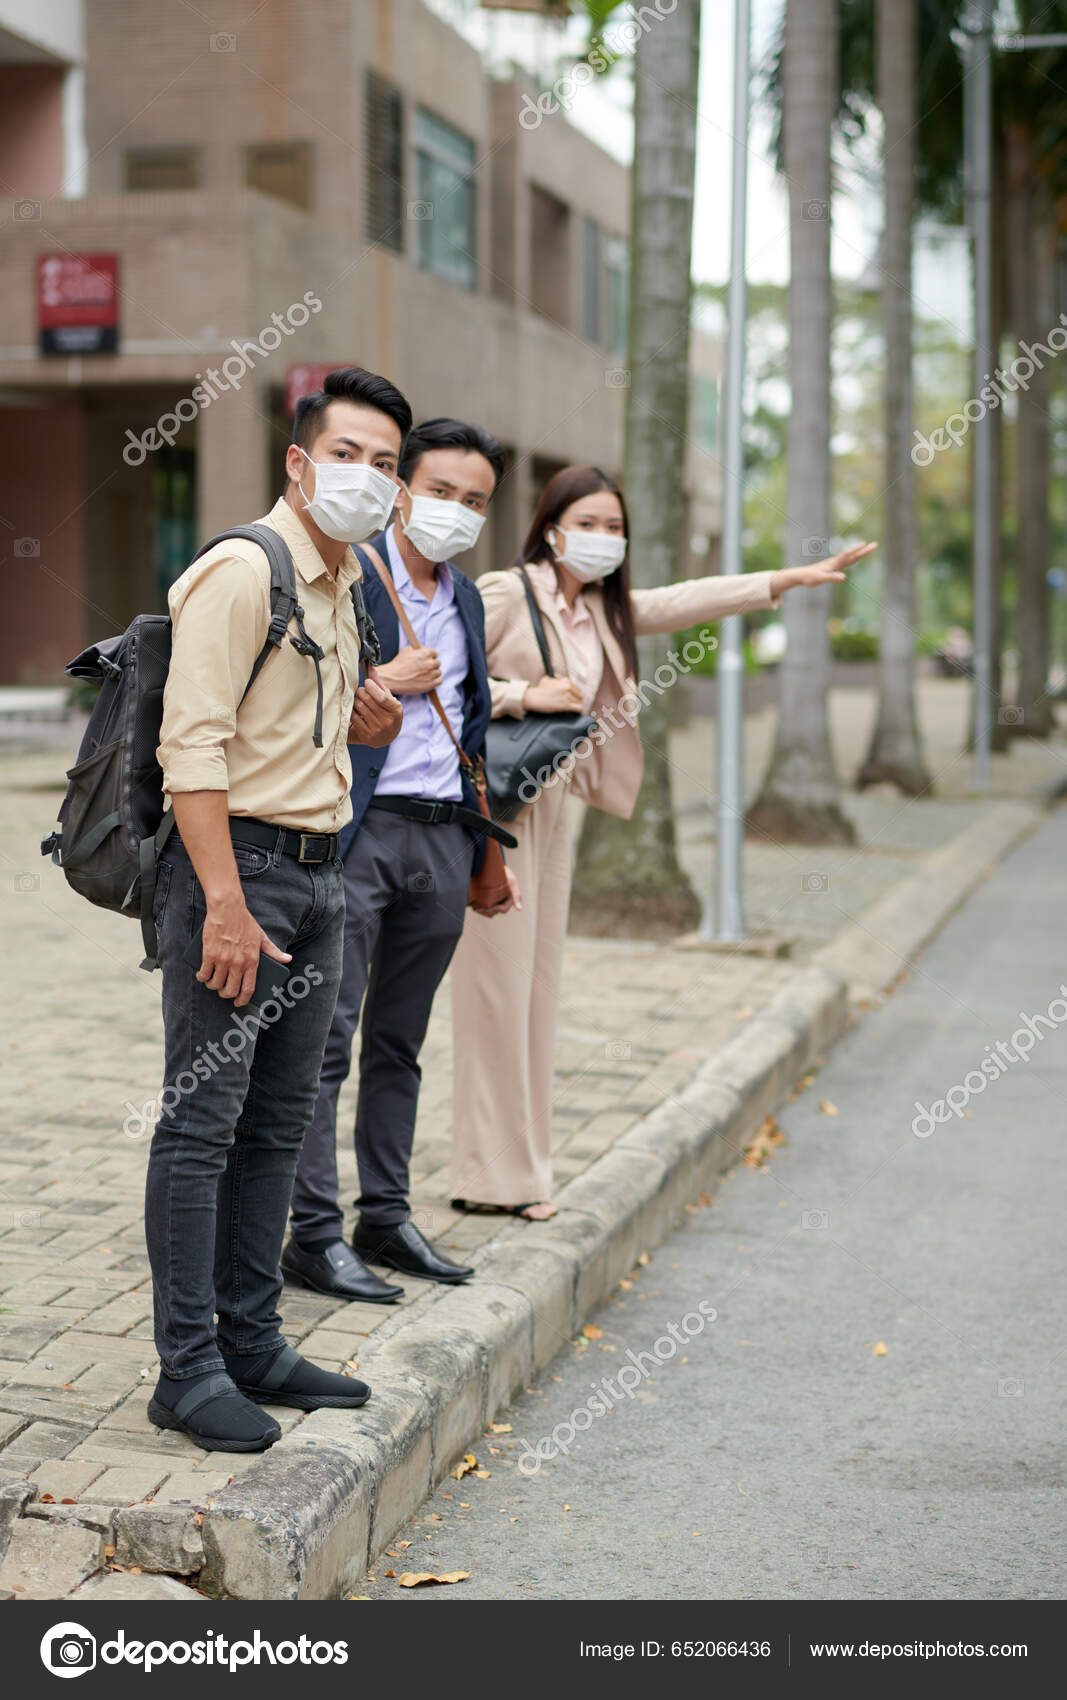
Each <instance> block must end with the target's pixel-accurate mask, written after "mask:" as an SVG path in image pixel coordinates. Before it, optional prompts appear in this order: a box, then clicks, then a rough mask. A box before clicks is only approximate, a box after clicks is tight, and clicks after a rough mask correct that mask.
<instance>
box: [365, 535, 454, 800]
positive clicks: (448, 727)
mask: <svg viewBox="0 0 1067 1700" xmlns="http://www.w3.org/2000/svg"><path fill="white" fill-rule="evenodd" d="M360 548H361V549H362V551H363V553H364V554H365V555H367V556H369V558H370V563H371V565H372V567H373V568H374V570H375V572H376V573H377V574H378V577H379V578H380V579H381V581H382V587H383V589H384V591H385V594H386V596H388V598H389V600H390V602H391V603H392V604H393V612H394V613H395V614H396V617H397V619H398V620H399V621H400V629H401V631H402V632H403V633H404V636H405V637H406V638H407V640H408V643H409V644H410V645H411V647H412V649H421V648H422V647H423V645H422V644H421V643H420V642H419V640H418V638H417V636H416V635H415V628H414V626H413V625H412V623H411V621H410V620H409V619H408V617H407V615H406V613H405V612H404V607H403V604H402V602H401V600H400V597H399V596H398V594H397V588H396V584H395V583H394V581H393V575H392V573H391V572H390V571H389V568H388V567H387V566H386V564H385V562H384V561H383V560H382V558H381V556H380V555H379V553H378V551H377V549H372V548H371V545H370V544H369V543H362V544H361V545H360ZM426 695H427V696H428V697H429V699H430V701H431V703H432V704H433V707H434V710H435V712H436V714H437V717H438V719H439V720H440V722H441V725H442V726H443V727H444V729H445V731H446V732H447V733H448V736H449V737H450V738H451V740H452V742H453V743H454V744H455V746H456V751H457V753H458V755H459V765H460V767H461V768H462V769H463V771H464V773H465V774H466V775H467V777H468V779H470V781H471V783H472V784H473V785H475V786H477V785H478V773H477V770H476V768H475V766H474V763H473V762H472V761H471V759H470V757H469V756H468V755H467V753H466V751H465V750H464V748H463V746H462V744H461V743H460V741H459V739H458V738H457V737H456V734H455V733H454V732H453V730H452V724H451V721H450V720H449V718H448V715H447V714H446V713H445V711H444V709H443V708H442V706H441V699H440V697H439V696H438V694H437V692H436V691H427V692H426Z"/></svg>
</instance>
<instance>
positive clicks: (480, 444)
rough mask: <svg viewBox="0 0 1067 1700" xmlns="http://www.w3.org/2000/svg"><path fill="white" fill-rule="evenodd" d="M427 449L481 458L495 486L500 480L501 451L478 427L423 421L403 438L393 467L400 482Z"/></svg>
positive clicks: (452, 421) (451, 421)
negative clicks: (459, 451)
mask: <svg viewBox="0 0 1067 1700" xmlns="http://www.w3.org/2000/svg"><path fill="white" fill-rule="evenodd" d="M430 449H469V450H470V452H471V453H472V454H478V455H484V456H485V459H486V460H487V461H488V462H489V465H490V466H491V467H492V469H493V477H494V478H495V479H496V481H497V483H498V484H499V482H500V480H501V478H502V476H503V473H504V451H503V449H502V448H501V447H500V444H499V443H498V442H497V440H496V438H495V437H491V436H490V435H489V432H488V431H483V430H482V427H481V426H480V425H466V424H464V422H463V420H462V419H425V420H423V422H422V424H421V425H416V427H415V429H414V430H413V431H412V432H411V433H410V434H409V435H408V436H407V437H406V438H405V441H404V447H403V449H402V450H401V452H400V464H399V466H398V467H397V471H398V472H399V474H400V476H401V478H403V479H404V480H405V481H406V480H407V479H408V478H409V477H410V476H411V474H412V473H413V472H414V470H415V468H416V467H417V466H418V464H419V462H420V460H421V459H422V457H423V455H424V454H426V453H427V452H428V451H429V450H430Z"/></svg>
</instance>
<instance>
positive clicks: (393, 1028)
mask: <svg viewBox="0 0 1067 1700" xmlns="http://www.w3.org/2000/svg"><path fill="white" fill-rule="evenodd" d="M473 860H474V840H473V838H472V837H471V835H470V833H469V832H468V831H467V829H466V827H463V826H424V825H421V824H420V823H419V822H417V821H410V820H406V819H404V818H403V817H402V816H400V815H392V814H385V813H383V812H382V811H380V810H377V809H371V810H369V811H368V813H367V815H366V817H365V819H364V821H363V823H362V825H361V826H360V829H359V831H358V833H357V834H356V836H355V838H354V839H353V841H352V843H351V845H350V846H349V850H348V854H347V855H346V857H345V862H344V883H345V895H346V899H347V908H348V914H347V920H346V923H345V952H344V973H343V977H342V980H341V989H340V991H339V993H338V997H337V1008H336V1009H335V1011H334V1016H333V1023H332V1025H331V1027H330V1037H329V1039H328V1040H327V1042H326V1054H325V1057H324V1058H323V1063H322V1076H321V1080H320V1084H319V1094H318V1102H317V1103H316V1105H315V1113H314V1115H313V1116H311V1117H309V1122H310V1126H309V1127H308V1130H307V1133H306V1135H305V1137H304V1144H303V1149H302V1150H301V1153H300V1163H299V1167H298V1169H297V1176H296V1185H295V1187H294V1188H293V1237H294V1239H295V1240H296V1241H297V1242H298V1243H300V1242H301V1241H302V1242H304V1243H307V1242H308V1241H314V1240H320V1239H330V1238H336V1239H340V1238H341V1235H342V1233H343V1231H344V1223H343V1217H342V1213H341V1201H340V1198H339V1197H338V1190H337V1099H338V1096H339V1094H340V1091H341V1087H342V1085H343V1084H344V1082H345V1080H346V1078H347V1076H348V1071H349V1068H350V1066H351V1061H352V1040H353V1037H354V1035H355V1031H356V1028H357V1026H358V1025H359V1018H360V1007H361V1005H362V1009H363V1035H362V1044H361V1048H360V1058H359V1100H358V1103H357V1106H356V1128H355V1135H356V1160H357V1162H358V1164H359V1183H360V1197H359V1199H358V1200H357V1203H358V1205H359V1210H360V1220H361V1224H362V1225H363V1226H364V1227H368V1228H387V1227H393V1226H394V1225H395V1224H396V1223H398V1222H406V1221H407V1219H408V1217H409V1215H410V1214H411V1210H410V1205H409V1202H408V1193H409V1190H410V1181H409V1172H410V1167H411V1148H412V1144H413V1142H414V1138H415V1115H416V1111H417V1109H418V1103H419V1084H420V1081H421V1079H422V1075H421V1071H420V1069H419V1052H420V1050H421V1049H422V1042H423V1040H424V1039H425V1037H426V1028H427V1026H428V1024H429V1020H430V1011H431V1009H432V1007H433V1000H434V996H435V994H436V992H437V988H438V986H439V985H440V984H441V981H442V980H443V978H444V975H445V970H446V969H447V967H448V965H449V963H450V962H451V960H452V956H453V954H454V952H455V948H456V945H457V944H458V943H459V937H460V934H461V933H462V931H463V921H464V917H465V915H466V912H467V887H468V886H469V884H470V877H471V864H472V863H473ZM368 981H369V984H368ZM364 992H366V1002H364V995H363V994H364Z"/></svg>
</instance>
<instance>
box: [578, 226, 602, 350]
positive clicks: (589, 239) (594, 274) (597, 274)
mask: <svg viewBox="0 0 1067 1700" xmlns="http://www.w3.org/2000/svg"><path fill="white" fill-rule="evenodd" d="M602 246H603V244H602V242H601V233H600V226H599V224H598V223H597V221H596V219H595V218H583V219H582V335H583V337H584V338H585V340H586V342H600V340H601V337H602V335H603V318H604V313H603V288H602V285H603V259H602V255H601V248H602Z"/></svg>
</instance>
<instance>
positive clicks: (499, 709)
mask: <svg viewBox="0 0 1067 1700" xmlns="http://www.w3.org/2000/svg"><path fill="white" fill-rule="evenodd" d="M530 577H531V583H533V587H534V596H535V598H536V601H537V606H538V608H539V609H540V611H541V618H542V620H543V621H544V626H545V637H546V639H547V642H548V653H549V656H550V658H551V661H552V666H553V669H554V670H555V671H556V672H557V673H559V674H564V673H566V671H567V663H566V659H565V651H564V644H563V634H562V631H561V629H560V622H559V616H558V614H557V612H556V609H555V606H554V597H553V595H552V593H551V592H550V591H546V590H545V589H544V588H542V586H541V585H540V584H538V583H536V582H535V575H534V574H531V575H530ZM478 589H479V591H480V592H481V596H482V601H483V603H484V604H485V647H486V654H487V656H488V659H489V686H490V690H491V692H492V698H493V718H494V720H495V719H498V718H499V717H500V716H501V715H513V716H516V717H517V718H520V719H521V718H522V716H523V714H524V713H525V710H524V709H523V705H522V699H523V696H524V694H525V691H526V687H527V685H529V684H534V683H536V682H537V681H538V680H539V679H540V678H541V677H542V676H543V674H544V666H543V664H542V661H541V652H540V650H539V649H538V647H537V639H536V637H535V636H534V630H533V625H532V622H531V620H530V610H529V608H528V607H527V605H526V595H525V592H524V590H523V586H522V580H521V578H520V576H519V574H518V573H517V572H514V571H506V572H491V573H484V574H483V575H482V577H481V578H480V579H479V580H478ZM582 598H583V600H584V602H585V604H586V607H587V608H588V609H589V612H590V614H591V615H592V617H593V620H594V622H595V624H596V628H597V631H598V632H599V634H600V641H601V643H602V645H603V648H604V674H603V677H602V679H601V681H600V687H599V689H598V691H597V696H596V702H595V704H594V707H593V713H594V715H595V716H596V717H597V719H598V721H599V731H598V733H597V734H596V736H595V738H594V743H595V744H596V745H597V747H595V748H594V749H593V750H592V752H591V753H590V754H589V755H587V756H585V757H583V759H581V760H579V761H578V762H576V763H575V767H574V776H573V779H572V781H571V789H572V790H573V792H574V794H575V795H576V796H579V797H581V798H583V799H584V800H585V802H587V803H591V804H592V806H593V807H594V808H597V809H603V810H604V811H605V812H606V813H607V814H609V815H621V816H622V818H623V819H624V820H626V819H629V817H630V815H631V814H632V813H633V808H634V804H635V802H636V801H637V793H638V791H639V789H640V786H641V774H642V771H643V767H644V758H643V756H642V754H641V739H640V736H639V734H638V730H637V726H636V724H635V719H636V714H637V712H639V710H640V707H641V706H642V690H641V688H639V687H638V685H637V682H636V681H635V680H634V679H633V678H632V676H631V675H630V673H629V671H628V669H627V667H626V663H625V661H624V659H623V654H622V650H621V649H620V647H619V642H618V639H617V638H616V636H615V634H614V632H613V631H612V630H611V628H610V626H609V625H608V619H607V614H606V612H605V609H604V593H603V590H602V588H601V586H600V585H598V584H591V585H587V586H586V587H585V589H584V590H583V591H582ZM630 603H631V606H632V608H633V616H634V629H635V631H636V632H637V634H638V636H641V635H643V634H645V633H651V632H678V631H683V630H684V629H685V628H686V627H687V626H696V625H700V624H701V623H702V622H703V621H711V620H721V619H724V618H725V616H726V615H727V614H748V613H754V612H756V611H757V610H759V609H766V608H777V606H778V601H777V599H776V598H775V597H773V596H772V595H771V575H770V573H741V574H738V575H736V576H729V577H715V578H695V579H683V580H682V581H680V582H679V583H678V584H668V585H664V586H663V587H662V588H659V589H656V590H633V591H631V593H630ZM642 684H643V682H642ZM652 688H654V687H652ZM648 690H649V687H648V686H644V700H646V701H647V700H648ZM656 694H658V692H657V693H656Z"/></svg>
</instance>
